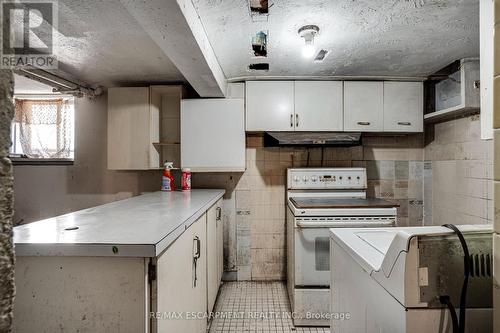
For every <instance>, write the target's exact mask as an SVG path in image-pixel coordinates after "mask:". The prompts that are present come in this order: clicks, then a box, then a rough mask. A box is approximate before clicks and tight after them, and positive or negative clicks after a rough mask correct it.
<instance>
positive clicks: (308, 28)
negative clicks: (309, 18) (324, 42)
mask: <svg viewBox="0 0 500 333" xmlns="http://www.w3.org/2000/svg"><path fill="white" fill-rule="evenodd" d="M318 32H319V28H318V26H317V25H305V26H303V27H302V28H300V29H299V31H298V33H299V36H300V37H302V38H304V41H305V45H304V47H303V48H302V55H303V56H304V58H312V57H313V56H314V54H315V53H316V48H315V46H314V36H316V34H317V33H318Z"/></svg>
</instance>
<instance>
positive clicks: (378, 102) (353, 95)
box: [344, 81, 384, 132]
mask: <svg viewBox="0 0 500 333" xmlns="http://www.w3.org/2000/svg"><path fill="white" fill-rule="evenodd" d="M383 128H384V83H383V82H364V81H363V82H361V81H359V82H358V81H346V82H344V130H345V131H361V132H373V131H382V130H383Z"/></svg>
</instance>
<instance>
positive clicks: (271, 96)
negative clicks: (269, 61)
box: [246, 81, 295, 131]
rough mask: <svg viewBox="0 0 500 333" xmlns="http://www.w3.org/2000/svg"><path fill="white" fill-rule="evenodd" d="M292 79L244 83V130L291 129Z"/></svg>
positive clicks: (292, 125)
mask: <svg viewBox="0 0 500 333" xmlns="http://www.w3.org/2000/svg"><path fill="white" fill-rule="evenodd" d="M293 88H294V84H293V81H288V82H285V81H266V82H263V81H249V82H247V83H246V119H247V122H246V130H247V131H293V130H294V124H295V121H294V118H295V116H294V98H293Z"/></svg>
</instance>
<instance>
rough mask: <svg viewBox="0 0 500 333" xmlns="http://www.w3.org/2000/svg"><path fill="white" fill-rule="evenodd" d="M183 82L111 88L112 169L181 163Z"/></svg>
mask: <svg viewBox="0 0 500 333" xmlns="http://www.w3.org/2000/svg"><path fill="white" fill-rule="evenodd" d="M183 94H184V89H183V87H182V86H151V87H119V88H110V89H108V142H107V143H108V169H110V170H149V169H159V168H161V166H162V164H163V162H164V161H165V160H167V159H168V160H169V161H173V162H174V164H175V165H179V163H180V101H181V99H182V97H183Z"/></svg>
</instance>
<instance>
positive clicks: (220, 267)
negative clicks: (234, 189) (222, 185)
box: [215, 199, 224, 289]
mask: <svg viewBox="0 0 500 333" xmlns="http://www.w3.org/2000/svg"><path fill="white" fill-rule="evenodd" d="M216 206H217V208H216V211H215V213H216V214H215V220H216V227H217V289H218V288H219V286H220V283H221V281H222V274H223V273H224V224H223V222H222V199H220V200H219V202H217V204H216Z"/></svg>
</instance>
